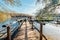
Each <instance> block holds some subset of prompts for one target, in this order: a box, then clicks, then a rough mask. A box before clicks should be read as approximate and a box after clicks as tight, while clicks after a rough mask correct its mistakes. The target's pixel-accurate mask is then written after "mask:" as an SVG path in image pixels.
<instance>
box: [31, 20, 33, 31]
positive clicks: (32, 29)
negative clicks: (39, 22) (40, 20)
mask: <svg viewBox="0 0 60 40" xmlns="http://www.w3.org/2000/svg"><path fill="white" fill-rule="evenodd" d="M31 23H32V28H31V29H32V30H33V20H31Z"/></svg>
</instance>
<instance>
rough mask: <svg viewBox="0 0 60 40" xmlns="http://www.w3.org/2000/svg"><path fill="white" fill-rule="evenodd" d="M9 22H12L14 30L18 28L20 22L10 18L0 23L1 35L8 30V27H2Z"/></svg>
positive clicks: (11, 26) (11, 27)
mask: <svg viewBox="0 0 60 40" xmlns="http://www.w3.org/2000/svg"><path fill="white" fill-rule="evenodd" d="M8 24H11V25H10V29H11V31H13V29H14V28H17V26H18V25H19V23H18V22H17V21H16V20H13V19H9V20H7V21H5V22H3V23H0V37H1V36H2V35H3V34H5V33H6V32H7V31H6V27H2V25H8ZM1 34H2V35H1Z"/></svg>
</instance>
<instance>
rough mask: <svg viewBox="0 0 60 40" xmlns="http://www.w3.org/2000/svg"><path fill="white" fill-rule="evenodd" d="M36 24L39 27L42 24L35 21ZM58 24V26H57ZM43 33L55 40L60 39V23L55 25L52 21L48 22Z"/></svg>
mask: <svg viewBox="0 0 60 40" xmlns="http://www.w3.org/2000/svg"><path fill="white" fill-rule="evenodd" d="M34 25H35V26H36V27H37V28H38V29H39V28H40V24H39V23H36V22H34ZM57 26H58V27H57ZM43 34H44V35H45V36H47V35H49V36H50V37H52V38H53V40H60V25H55V24H52V23H46V25H43Z"/></svg>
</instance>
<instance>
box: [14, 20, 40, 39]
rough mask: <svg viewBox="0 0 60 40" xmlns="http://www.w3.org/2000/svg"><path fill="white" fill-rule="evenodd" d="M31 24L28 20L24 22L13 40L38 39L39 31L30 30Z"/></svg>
mask: <svg viewBox="0 0 60 40" xmlns="http://www.w3.org/2000/svg"><path fill="white" fill-rule="evenodd" d="M31 26H32V25H31V24H29V22H28V21H27V22H26V23H25V22H24V23H23V25H22V26H21V29H19V32H18V33H17V35H16V36H15V38H14V40H39V33H38V32H36V31H35V30H33V31H32V29H31Z"/></svg>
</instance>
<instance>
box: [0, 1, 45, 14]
mask: <svg viewBox="0 0 60 40" xmlns="http://www.w3.org/2000/svg"><path fill="white" fill-rule="evenodd" d="M20 1H21V4H22V5H19V6H11V5H10V4H8V3H6V2H5V1H3V0H0V5H1V6H0V9H1V10H2V11H3V10H4V9H6V10H7V11H15V12H17V13H25V14H30V15H35V13H36V11H37V10H38V9H41V8H43V7H44V6H43V5H42V3H39V4H38V5H36V0H20ZM2 7H3V8H2ZM6 10H5V11H6Z"/></svg>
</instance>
